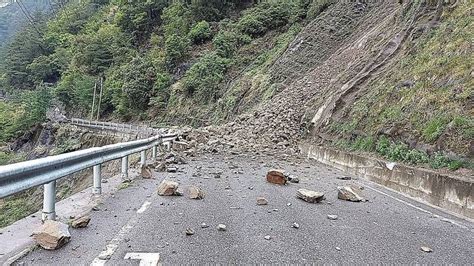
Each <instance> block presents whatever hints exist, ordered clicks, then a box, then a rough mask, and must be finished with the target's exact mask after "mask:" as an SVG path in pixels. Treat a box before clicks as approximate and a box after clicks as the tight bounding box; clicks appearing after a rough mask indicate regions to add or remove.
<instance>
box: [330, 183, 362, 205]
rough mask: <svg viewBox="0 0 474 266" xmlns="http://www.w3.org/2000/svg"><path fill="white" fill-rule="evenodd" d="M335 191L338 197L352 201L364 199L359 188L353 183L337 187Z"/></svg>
mask: <svg viewBox="0 0 474 266" xmlns="http://www.w3.org/2000/svg"><path fill="white" fill-rule="evenodd" d="M337 191H338V193H337V198H338V199H341V200H347V201H353V202H360V201H364V198H363V197H362V196H361V190H360V189H359V188H358V187H356V186H354V185H350V186H344V187H337Z"/></svg>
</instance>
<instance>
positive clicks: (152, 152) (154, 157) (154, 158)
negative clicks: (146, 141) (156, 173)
mask: <svg viewBox="0 0 474 266" xmlns="http://www.w3.org/2000/svg"><path fill="white" fill-rule="evenodd" d="M156 150H157V147H156V145H155V146H153V149H152V150H151V154H152V157H153V160H156Z"/></svg>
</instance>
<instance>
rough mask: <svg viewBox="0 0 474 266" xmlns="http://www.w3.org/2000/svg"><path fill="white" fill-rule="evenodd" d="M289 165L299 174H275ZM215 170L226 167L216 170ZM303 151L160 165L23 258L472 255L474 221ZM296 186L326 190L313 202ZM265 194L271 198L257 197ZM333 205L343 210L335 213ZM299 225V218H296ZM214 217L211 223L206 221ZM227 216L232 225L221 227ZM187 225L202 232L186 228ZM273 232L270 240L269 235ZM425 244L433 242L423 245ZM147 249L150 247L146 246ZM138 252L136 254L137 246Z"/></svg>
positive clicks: (237, 260) (297, 259)
mask: <svg viewBox="0 0 474 266" xmlns="http://www.w3.org/2000/svg"><path fill="white" fill-rule="evenodd" d="M271 168H281V169H285V170H286V171H288V172H290V173H291V174H294V175H296V176H298V177H299V178H300V180H301V182H300V183H298V184H294V183H291V184H289V185H287V186H279V185H274V184H270V183H267V182H266V181H265V174H266V172H267V171H268V170H269V169H271ZM216 172H222V174H221V176H220V178H216V177H215V176H216V175H215V174H214V173H216ZM341 176H346V175H345V174H344V173H342V172H340V171H338V170H335V169H332V168H328V167H327V166H324V165H321V164H318V163H316V162H314V161H306V160H305V159H300V158H289V159H276V158H275V157H269V156H264V155H255V156H252V155H247V154H242V155H228V156H224V155H207V156H200V157H196V158H190V159H189V158H188V159H187V164H185V165H178V172H177V173H158V172H157V173H155V179H148V180H144V179H140V180H135V181H134V182H132V183H131V185H130V186H129V187H128V188H124V189H121V190H119V191H117V192H116V193H115V195H114V196H113V197H110V198H108V199H106V200H105V201H104V202H103V204H100V205H99V206H98V210H97V211H93V212H92V213H91V217H92V220H91V222H90V224H89V226H88V227H87V228H84V229H70V231H71V234H72V238H71V242H69V243H68V244H67V245H66V246H64V247H63V248H62V249H60V250H57V251H46V250H41V249H39V248H38V249H35V250H34V251H33V252H31V253H30V254H28V255H27V256H25V257H24V258H22V259H21V260H19V261H18V262H17V264H18V265H21V264H26V265H33V264H34V265H38V264H41V265H44V264H54V265H79V264H81V265H89V264H91V263H92V264H95V265H103V264H105V265H138V264H139V262H140V261H139V260H136V259H135V260H134V259H125V257H130V255H131V253H146V254H147V255H146V256H149V257H151V258H152V257H153V256H158V255H159V261H160V263H163V264H165V265H166V264H171V265H172V264H204V263H212V264H217V263H222V264H250V263H252V264H255V263H285V264H289V263H337V264H340V263H346V264H347V263H350V264H362V263H363V264H379V263H390V264H448V263H455V264H470V265H473V264H474V224H473V223H470V222H468V221H465V220H462V219H459V218H456V217H453V216H451V215H449V214H447V213H444V212H442V211H440V210H438V209H434V208H431V207H429V206H426V205H424V204H420V203H417V202H415V201H413V200H411V199H408V198H406V197H403V196H401V195H400V194H398V193H395V192H392V191H389V190H387V189H384V188H383V187H381V186H378V185H376V184H374V183H371V182H369V181H366V180H363V179H358V178H357V177H353V179H352V180H339V179H337V177H341ZM165 178H168V179H170V180H173V181H177V182H179V183H180V188H183V189H184V191H185V192H186V187H187V186H188V185H197V186H200V187H201V188H202V189H203V190H204V191H205V192H206V197H205V199H203V200H192V199H189V198H188V197H186V195H185V196H181V197H177V196H172V197H161V196H158V195H157V194H156V187H157V186H158V184H159V183H160V182H161V181H162V180H163V179H165ZM346 184H356V185H359V186H363V187H364V190H363V194H364V197H365V198H366V199H367V200H368V201H367V202H359V203H357V202H348V201H342V200H338V199H337V189H336V188H337V186H341V185H346ZM298 188H307V189H312V190H316V191H321V192H325V195H326V200H324V201H323V202H322V203H318V204H311V203H307V202H304V201H302V200H299V199H297V198H296V197H295V194H296V190H297V189H298ZM259 196H263V197H265V198H266V199H267V200H268V202H269V203H268V205H263V206H259V205H256V197H259ZM327 215H337V216H338V219H337V220H329V219H328V218H327ZM295 222H296V223H298V224H299V228H298V229H296V228H293V227H292V224H293V223H295ZM202 223H206V224H207V225H208V226H209V227H208V228H201V224H202ZM218 224H225V225H226V226H227V231H218V230H217V228H216V227H217V225H218ZM187 228H191V229H192V230H193V231H194V235H190V236H188V235H186V234H185V231H186V229H187ZM266 236H270V240H267V239H266V238H265V237H266ZM422 246H426V247H429V248H431V249H432V250H433V252H431V253H427V252H423V251H422V250H421V247H422ZM141 256H143V254H141ZM132 257H133V254H132Z"/></svg>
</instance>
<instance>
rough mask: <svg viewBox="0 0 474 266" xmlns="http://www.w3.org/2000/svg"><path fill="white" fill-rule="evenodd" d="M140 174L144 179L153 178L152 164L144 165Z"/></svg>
mask: <svg viewBox="0 0 474 266" xmlns="http://www.w3.org/2000/svg"><path fill="white" fill-rule="evenodd" d="M140 175H141V177H142V178H143V179H151V178H153V172H152V171H151V168H150V166H148V165H143V166H142V169H141V172H140Z"/></svg>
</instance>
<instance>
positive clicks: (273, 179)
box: [267, 169, 287, 185]
mask: <svg viewBox="0 0 474 266" xmlns="http://www.w3.org/2000/svg"><path fill="white" fill-rule="evenodd" d="M286 181H287V179H286V176H285V173H284V171H283V170H276V169H273V170H270V171H268V173H267V182H269V183H272V184H278V185H285V184H286Z"/></svg>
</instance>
